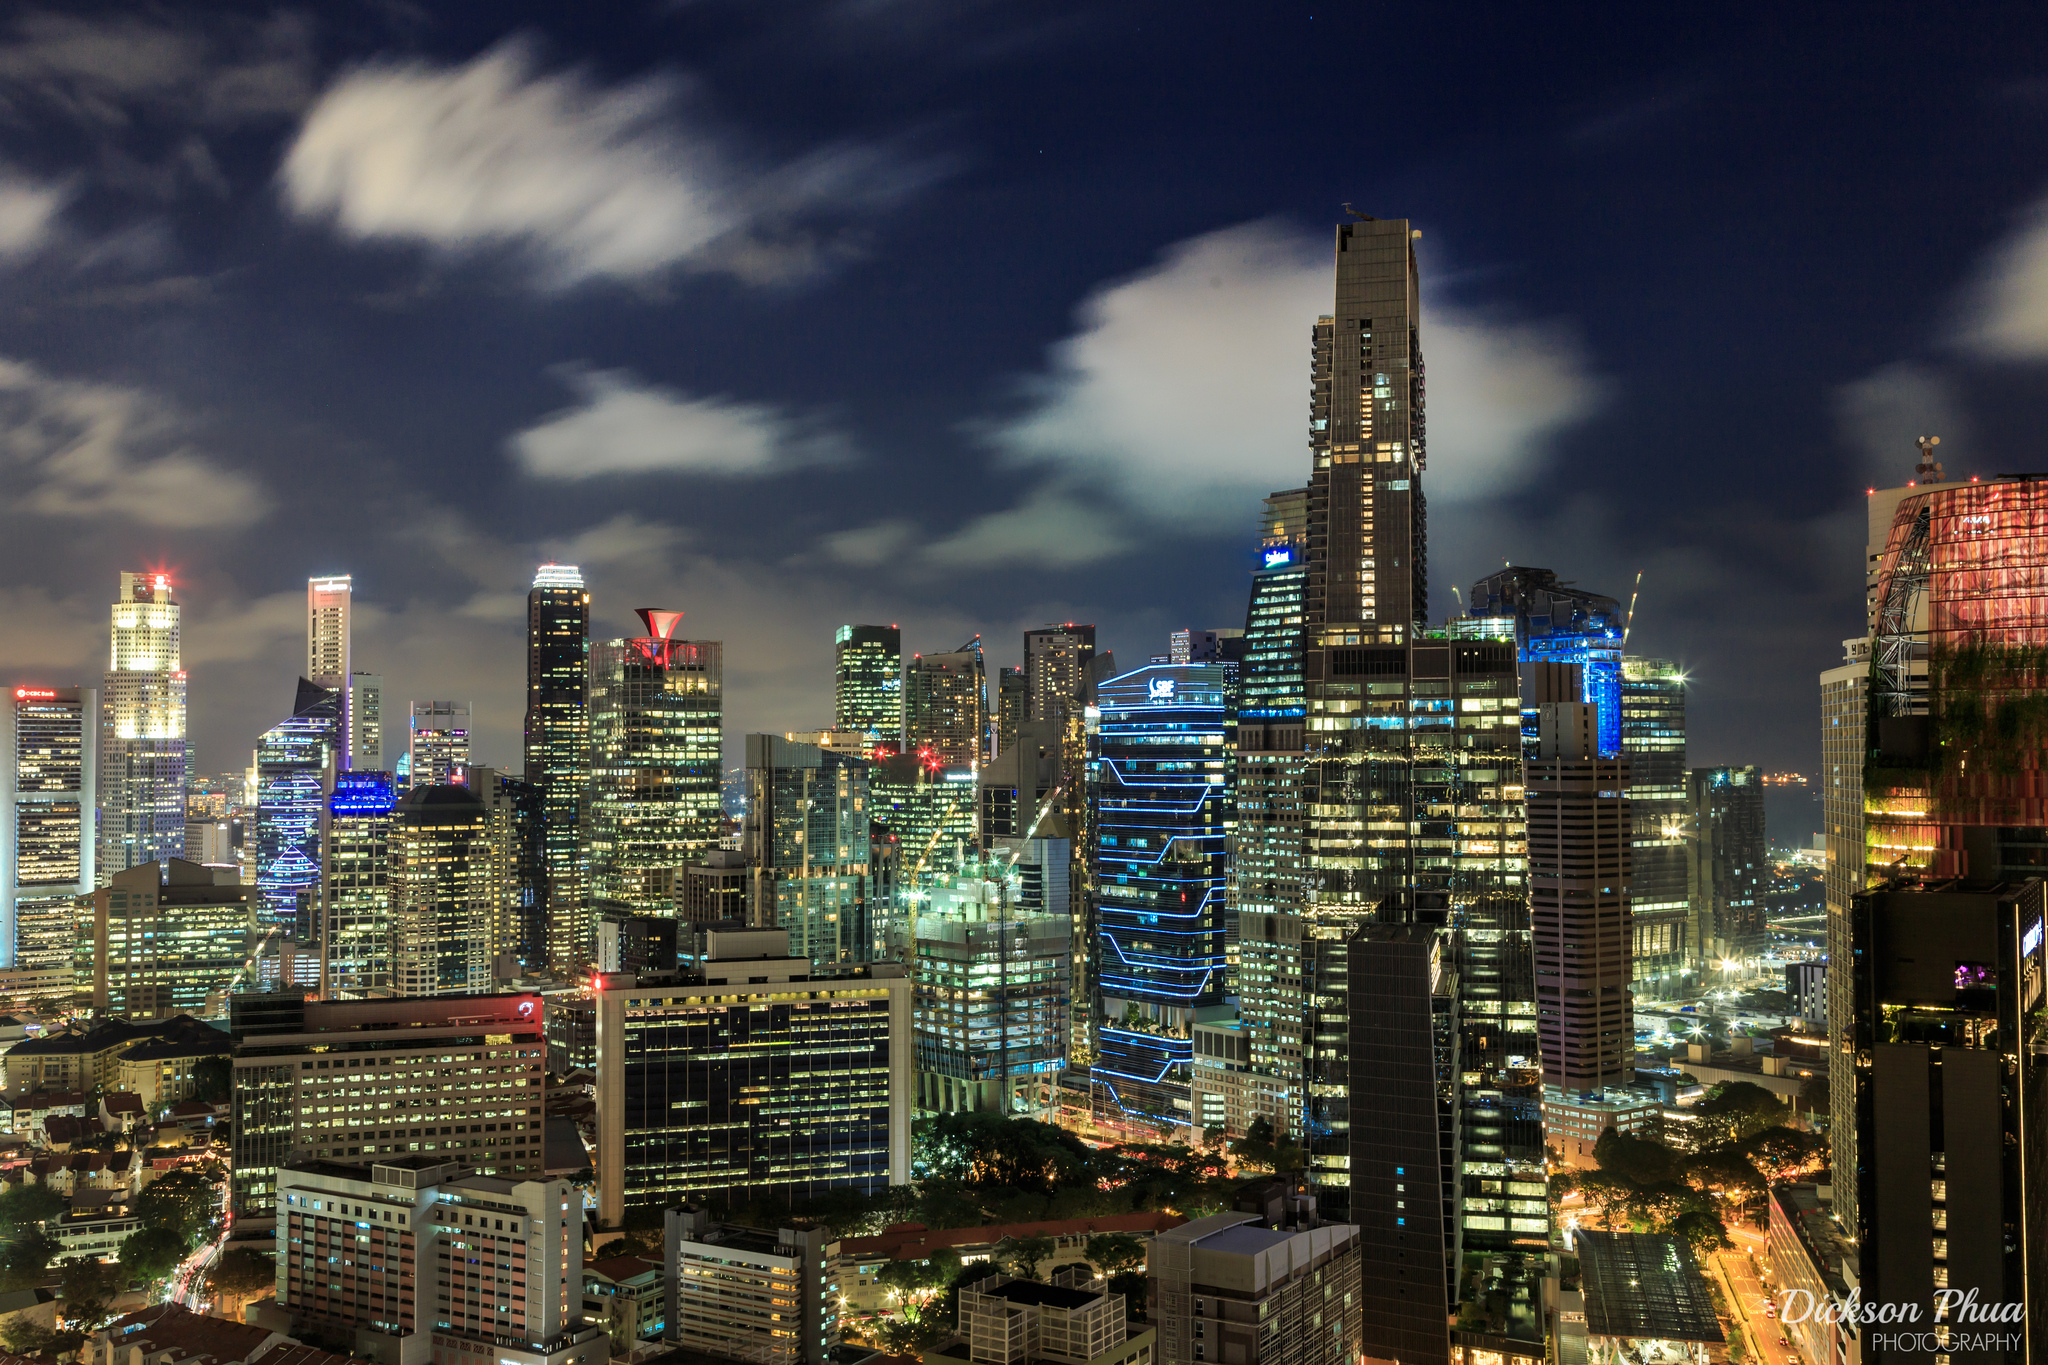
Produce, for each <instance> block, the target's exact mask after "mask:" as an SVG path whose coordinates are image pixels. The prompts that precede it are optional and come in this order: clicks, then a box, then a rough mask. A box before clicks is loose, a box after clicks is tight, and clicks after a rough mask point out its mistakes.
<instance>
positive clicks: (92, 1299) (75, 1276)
mask: <svg viewBox="0 0 2048 1365" xmlns="http://www.w3.org/2000/svg"><path fill="white" fill-rule="evenodd" d="M124 1283H125V1281H124V1280H123V1278H122V1276H121V1272H120V1271H119V1270H117V1269H115V1268H114V1267H113V1266H110V1265H108V1264H106V1263H105V1262H104V1261H95V1260H92V1259H89V1258H80V1259H78V1260H74V1261H66V1262H65V1263H64V1269H63V1272H62V1274H61V1275H60V1276H59V1278H58V1280H57V1298H58V1300H59V1302H61V1303H62V1304H63V1306H64V1317H65V1319H66V1320H67V1321H69V1322H70V1324H71V1326H72V1327H74V1328H76V1329H78V1330H80V1331H84V1332H96V1331H98V1330H99V1329H100V1328H101V1327H102V1326H103V1325H105V1323H106V1321H107V1319H108V1318H110V1317H112V1316H113V1315H114V1299H115V1298H116V1296H118V1295H119V1294H120V1292H121V1287H122V1285H123V1284H124Z"/></svg>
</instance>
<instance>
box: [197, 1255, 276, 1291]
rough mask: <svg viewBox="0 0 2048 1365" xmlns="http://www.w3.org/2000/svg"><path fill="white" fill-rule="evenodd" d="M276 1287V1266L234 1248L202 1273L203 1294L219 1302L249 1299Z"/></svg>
mask: <svg viewBox="0 0 2048 1365" xmlns="http://www.w3.org/2000/svg"><path fill="white" fill-rule="evenodd" d="M276 1283H277V1263H276V1262H275V1261H273V1260H272V1259H271V1258H270V1257H268V1256H265V1255H264V1254H263V1253H262V1252H260V1251H252V1250H250V1249H249V1248H248V1247H236V1248H235V1249H234V1250H233V1251H228V1252H224V1253H222V1254H221V1255H220V1256H219V1257H218V1258H216V1259H215V1260H214V1263H213V1267H212V1269H210V1270H208V1271H207V1272H206V1288H207V1292H208V1293H210V1294H212V1295H213V1296H214V1297H215V1298H220V1299H253V1298H258V1297H261V1296H262V1294H263V1292H264V1291H265V1290H267V1289H269V1288H271V1287H272V1286H273V1285H275V1284H276Z"/></svg>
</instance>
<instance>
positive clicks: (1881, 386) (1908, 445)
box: [1834, 360, 1969, 487]
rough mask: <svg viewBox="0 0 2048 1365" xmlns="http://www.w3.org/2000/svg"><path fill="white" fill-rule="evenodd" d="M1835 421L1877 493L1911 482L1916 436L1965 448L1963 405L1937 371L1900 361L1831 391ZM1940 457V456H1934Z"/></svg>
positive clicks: (1918, 454)
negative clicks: (1937, 438) (1857, 456)
mask: <svg viewBox="0 0 2048 1365" xmlns="http://www.w3.org/2000/svg"><path fill="white" fill-rule="evenodd" d="M1834 407H1835V420H1836V424H1837V425H1838V426H1839V427H1840V428H1841V431H1842V435H1843V436H1844V437H1845V438H1846V439H1847V440H1848V441H1849V443H1850V444H1851V445H1853V446H1854V447H1855V448H1856V449H1857V451H1858V452H1859V453H1860V454H1861V455H1862V457H1863V462H1862V467H1861V473H1862V474H1863V475H1864V476H1865V477H1867V478H1869V479H1870V480H1871V482H1872V483H1873V484H1874V485H1876V486H1879V487H1886V486H1890V485H1895V484H1901V483H1904V482H1905V481H1906V480H1907V479H1909V478H1911V477H1912V476H1913V466H1914V465H1915V464H1916V463H1918V462H1919V459H1920V451H1919V448H1918V447H1917V446H1916V445H1915V444H1914V438H1915V437H1919V436H1939V437H1941V439H1942V443H1943V445H1944V446H1945V447H1946V448H1947V449H1949V450H1958V449H1961V448H1962V447H1963V445H1966V444H1967V441H1965V440H1962V438H1966V437H1967V435H1968V431H1969V429H1968V427H1967V426H1966V425H1965V419H1964V417H1963V407H1962V400H1961V399H1960V397H1959V396H1958V395H1957V393H1956V391H1955V385H1954V383H1953V382H1952V381H1951V380H1950V379H1949V377H1948V376H1947V375H1945V374H1943V373H1942V372H1941V371H1940V370H1938V369H1935V368H1934V367H1932V366H1930V365H1925V364H1922V363H1920V362H1918V361H1911V360H1899V361H1894V362H1893V363H1891V364H1889V365H1886V366H1884V367H1883V368H1882V369H1878V370H1874V371H1872V372H1871V373H1869V374H1867V375H1865V376H1864V377H1863V378H1861V379H1858V380H1856V381H1854V382H1853V383H1849V384H1844V385H1842V386H1841V387H1840V388H1838V389H1836V390H1835V395H1834ZM1936 457H1937V458H1939V457H1940V451H1937V452H1936Z"/></svg>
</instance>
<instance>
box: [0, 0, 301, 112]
mask: <svg viewBox="0 0 2048 1365" xmlns="http://www.w3.org/2000/svg"><path fill="white" fill-rule="evenodd" d="M312 70H313V49H312V29H311V26H310V25H309V24H308V22H307V21H306V20H305V19H304V18H303V17H302V16H299V15H294V14H290V13H281V14H277V15H274V16H272V17H271V18H269V19H267V20H264V21H261V22H256V21H251V20H248V19H243V18H240V17H237V16H232V15H222V14H214V15H209V16H206V17H204V18H203V19H200V20H195V21H193V22H190V23H182V24H177V25H172V24H167V23H163V22H160V21H158V20H156V19H152V18H140V17H127V18H119V19H111V20H96V19H86V18H80V17H77V16H75V15H70V14H62V13H56V12H52V11H48V10H32V11H29V12H27V13H26V14H24V15H22V17H21V18H20V19H19V20H17V21H16V23H15V24H14V27H13V35H12V39H11V41H7V42H0V107H5V108H9V109H19V108H21V107H22V106H25V105H29V104H36V105H40V106H43V107H46V108H53V109H56V110H57V111H59V112H60V113H63V114H65V115H67V116H68V117H70V118H72V119H74V120H75V121H77V122H79V123H82V124H86V125H88V126H94V127H99V128H103V129H122V128H130V127H134V126H136V125H137V124H139V123H142V122H145V121H148V120H146V119H144V118H143V117H142V116H143V115H145V114H146V115H147V116H148V118H149V119H153V120H161V119H164V118H173V119H177V120H180V121H189V122H198V123H209V124H233V123H237V122H241V121H242V120H245V119H250V118H262V117H271V116H276V115H280V114H289V113H294V112H296V111H297V110H299V109H301V108H303V107H304V106H305V104H306V102H307V101H308V100H309V99H310V98H311V96H312Z"/></svg>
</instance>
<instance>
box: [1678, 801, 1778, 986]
mask: <svg viewBox="0 0 2048 1365" xmlns="http://www.w3.org/2000/svg"><path fill="white" fill-rule="evenodd" d="M1689 791H1690V796H1691V806H1692V809H1691V811H1690V817H1691V818H1690V821H1689V825H1688V828H1687V830H1686V834H1687V839H1686V845H1685V848H1686V853H1687V855H1688V858H1689V872H1688V876H1687V879H1686V887H1687V891H1688V893H1689V896H1690V899H1691V902H1692V926H1691V929H1690V931H1689V932H1688V934H1687V938H1688V940H1689V944H1688V946H1689V947H1690V949H1691V951H1692V952H1693V953H1694V954H1695V959H1694V962H1693V964H1692V965H1693V967H1694V970H1696V971H1698V972H1699V973H1700V974H1701V975H1702V976H1703V977H1709V976H1711V974H1712V973H1714V972H1715V970H1716V968H1718V967H1719V965H1720V964H1721V963H1722V962H1723V961H1727V960H1729V959H1741V958H1746V957H1755V956H1756V955H1757V954H1758V953H1761V952H1762V951H1763V950H1764V948H1765V947H1766V946H1768V944H1769V941H1770V940H1769V936H1768V934H1767V933H1766V932H1765V930H1764V910H1765V897H1766V895H1767V888H1768V885H1769V880H1770V875H1771V865H1770V854H1771V849H1770V842H1769V840H1768V838H1767V837H1766V835H1765V832H1764V784H1763V774H1762V773H1760V772H1758V771H1757V769H1756V766H1755V765H1754V764H1751V765H1748V766H1746V767H1741V768H1694V769H1693V770H1692V775H1691V779H1690V787H1689Z"/></svg>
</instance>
